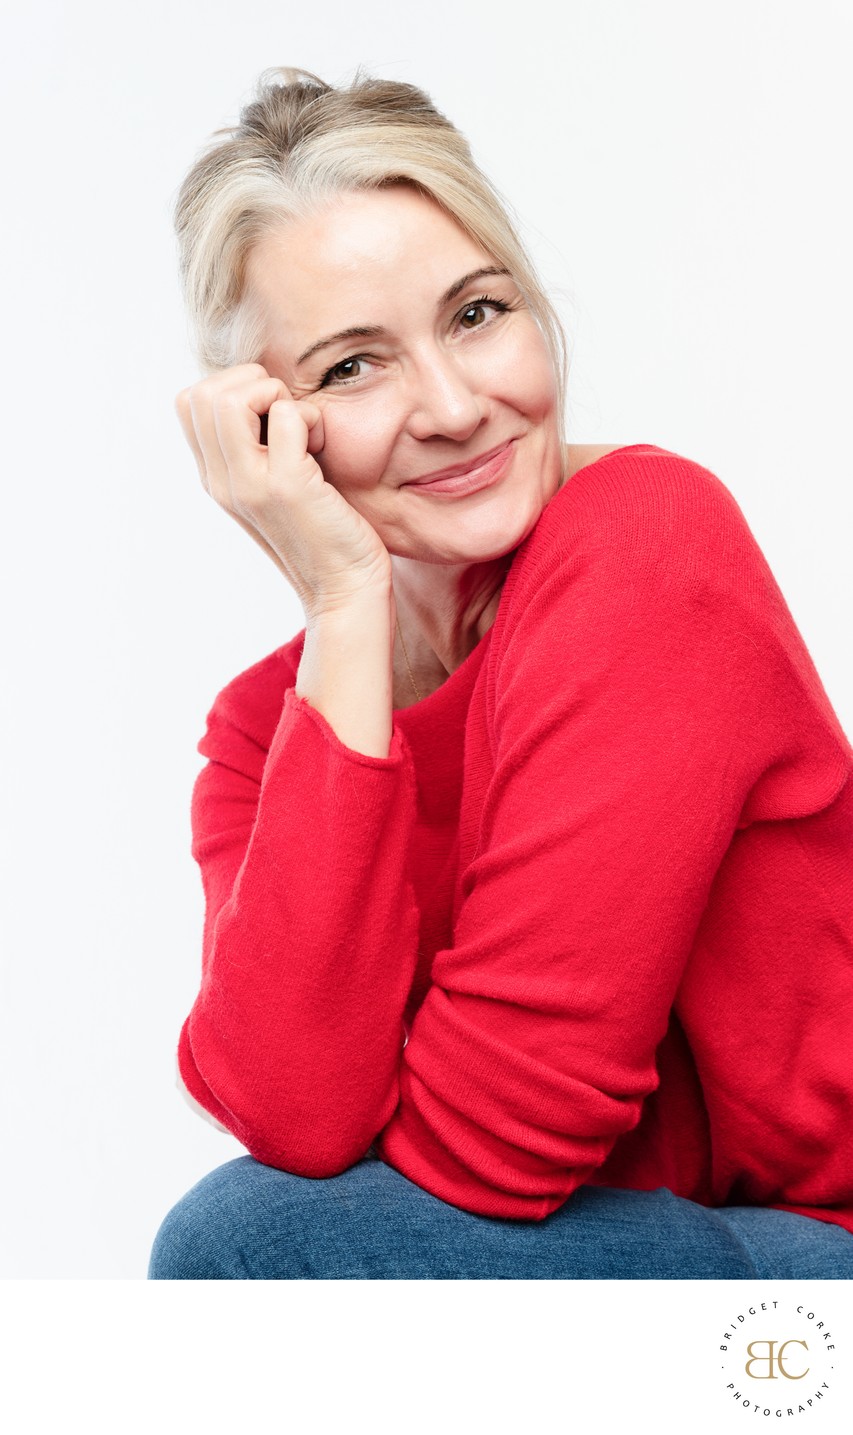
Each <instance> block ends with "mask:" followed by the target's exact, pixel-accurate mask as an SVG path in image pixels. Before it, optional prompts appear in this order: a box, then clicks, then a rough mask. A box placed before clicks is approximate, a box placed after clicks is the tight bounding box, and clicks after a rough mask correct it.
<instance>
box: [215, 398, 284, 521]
mask: <svg viewBox="0 0 853 1435" xmlns="http://www.w3.org/2000/svg"><path fill="white" fill-rule="evenodd" d="M283 398H284V399H285V401H286V402H288V403H291V404H292V403H293V400H292V399H291V398H290V397H289V396H288V391H287V388H286V386H285V385H284V384H283V383H282V381H281V379H275V378H269V377H268V378H267V379H266V380H265V381H264V382H260V381H258V382H256V383H254V384H246V385H244V386H243V387H240V388H232V389H229V390H227V391H224V392H220V393H219V394H217V395H216V396H215V397H214V400H213V404H212V414H213V423H214V428H215V433H216V442H217V446H218V448H219V452H220V453H221V455H222V460H223V462H224V465H225V474H226V480H227V484H228V498H229V502H230V505H231V506H232V508H239V509H240V510H241V511H243V512H246V511H247V508H251V506H252V503H253V501H255V500H256V499H257V498H258V497H262V496H263V495H264V494H266V493H267V491H268V488H269V447H268V444H266V445H265V444H263V443H261V416H262V415H265V414H267V413H268V411H269V409H270V406H271V405H272V404H273V403H275V402H276V401H278V400H281V399H283ZM267 438H269V434H267ZM303 453H304V448H303Z"/></svg>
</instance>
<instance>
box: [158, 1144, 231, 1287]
mask: <svg viewBox="0 0 853 1435" xmlns="http://www.w3.org/2000/svg"><path fill="white" fill-rule="evenodd" d="M239 1159H240V1158H238V1160H239ZM232 1164H233V1163H231V1162H229V1163H227V1165H229V1166H230V1165H232ZM220 1170H224V1168H220ZM217 1176H218V1173H217V1172H216V1171H214V1172H211V1173H210V1175H209V1176H206V1177H204V1178H203V1179H202V1180H201V1181H199V1182H198V1183H197V1184H196V1185H195V1186H193V1188H192V1189H191V1190H190V1191H188V1192H187V1194H186V1195H185V1196H182V1197H181V1199H180V1201H178V1202H176V1204H175V1205H174V1206H172V1208H171V1210H170V1211H169V1212H168V1213H167V1215H166V1216H165V1218H164V1219H163V1221H162V1222H161V1224H160V1226H159V1228H158V1230H157V1234H156V1236H155V1237H154V1244H153V1246H152V1248H151V1255H150V1258H149V1262H148V1280H150V1281H210V1280H247V1279H249V1276H248V1273H247V1271H246V1267H245V1264H244V1262H243V1259H242V1256H241V1252H240V1246H239V1242H238V1240H237V1239H236V1238H235V1233H234V1228H233V1225H232V1222H231V1220H230V1218H229V1212H228V1208H227V1203H224V1202H223V1201H222V1200H221V1189H220V1188H221V1184H222V1182H221V1179H212V1178H216V1177H217Z"/></svg>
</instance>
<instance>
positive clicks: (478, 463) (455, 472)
mask: <svg viewBox="0 0 853 1435" xmlns="http://www.w3.org/2000/svg"><path fill="white" fill-rule="evenodd" d="M513 442H514V440H513V439H505V440H504V442H503V443H500V444H498V445H497V446H496V447H495V448H490V449H487V450H486V452H485V453H479V454H477V455H476V456H475V457H474V458H471V459H469V460H468V462H467V463H452V464H450V465H449V466H448V467H447V468H438V469H436V470H435V471H434V472H433V473H425V474H424V475H423V477H422V478H410V479H407V480H406V483H404V484H402V485H401V487H403V488H406V487H409V486H412V487H420V486H421V485H422V484H430V483H438V482H439V481H440V480H442V479H446V478H460V477H461V476H462V475H463V474H466V473H471V472H472V470H474V469H477V468H482V467H483V465H484V464H486V463H488V462H489V460H490V459H493V458H497V456H498V454H501V453H503V452H504V450H505V449H507V448H509V445H510V444H511V443H513Z"/></svg>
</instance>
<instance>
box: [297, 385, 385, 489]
mask: <svg viewBox="0 0 853 1435" xmlns="http://www.w3.org/2000/svg"><path fill="white" fill-rule="evenodd" d="M322 407H323V432H324V435H325V440H324V444H323V448H322V450H321V451H320V453H318V454H316V455H315V457H316V459H317V463H318V464H319V466H320V470H321V472H322V474H323V477H324V478H325V479H326V480H327V481H328V482H329V483H332V484H334V486H335V487H336V488H341V487H346V488H358V487H364V488H368V487H370V486H371V485H372V484H374V483H375V482H376V480H377V479H378V478H379V477H380V476H381V475H382V473H383V472H384V471H385V468H386V465H387V461H388V456H389V454H390V452H391V448H392V444H393V438H394V434H395V432H396V429H395V428H394V426H393V424H392V421H391V415H390V414H389V413H388V412H387V405H386V406H384V407H383V405H382V403H381V402H370V401H369V400H368V397H367V396H366V395H365V398H364V399H355V398H353V399H352V400H351V401H349V402H346V401H343V402H340V403H336V402H335V401H334V400H332V401H330V402H327V403H325V404H323V406H322Z"/></svg>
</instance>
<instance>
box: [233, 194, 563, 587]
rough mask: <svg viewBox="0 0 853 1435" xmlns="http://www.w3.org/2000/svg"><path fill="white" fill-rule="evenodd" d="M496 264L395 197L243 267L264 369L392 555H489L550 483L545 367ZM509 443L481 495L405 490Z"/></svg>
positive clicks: (425, 209)
mask: <svg viewBox="0 0 853 1435" xmlns="http://www.w3.org/2000/svg"><path fill="white" fill-rule="evenodd" d="M498 267H499V266H498V265H497V264H496V262H495V260H494V259H493V257H492V256H491V255H490V254H488V253H486V252H485V251H484V250H483V249H481V248H480V246H479V245H478V244H477V243H475V242H474V241H473V240H472V239H471V238H469V237H468V235H466V234H465V233H464V231H463V230H461V229H460V228H459V227H458V226H457V224H456V223H455V222H454V221H453V220H452V219H451V218H449V217H448V215H446V214H445V213H444V211H443V210H442V209H440V208H439V207H438V206H437V205H436V204H434V203H433V202H432V201H431V200H429V199H426V198H425V197H424V196H422V195H421V194H419V193H417V192H416V191H415V190H413V189H411V188H409V187H406V186H402V185H399V186H394V187H393V188H388V189H384V190H379V191H371V192H367V193H365V192H356V193H347V194H345V195H342V196H339V197H337V198H336V199H335V200H334V201H333V202H332V203H331V204H330V205H329V206H328V207H327V208H324V209H323V211H322V212H318V213H317V214H315V215H314V216H312V217H311V218H310V219H305V220H299V221H294V222H291V223H289V224H288V225H286V226H282V227H281V228H280V229H278V230H277V231H275V232H274V233H273V234H270V235H268V236H266V237H265V238H264V240H263V241H261V242H259V243H258V245H257V246H256V247H255V249H254V251H253V252H252V255H251V257H250V262H249V267H248V274H247V283H248V286H249V289H250V292H251V294H252V297H253V298H254V299H255V300H256V301H259V302H260V304H261V306H262V310H263V313H264V315H265V318H266V321H267V325H268V327H267V331H266V332H267V338H268V343H267V347H266V349H265V351H264V353H263V354H262V355H261V356H260V362H261V363H262V364H263V365H264V367H265V368H266V369H267V370H268V371H269V373H271V374H272V375H274V376H275V377H277V378H280V379H282V380H283V381H284V383H285V384H286V385H287V388H288V390H289V392H290V393H291V395H292V396H293V398H294V399H310V400H311V401H312V403H314V404H316V405H317V406H318V407H319V408H320V409H321V410H322V415H323V429H324V435H325V438H324V445H323V448H322V449H321V450H320V451H319V452H318V453H317V454H315V455H314V457H315V459H316V461H317V463H318V465H319V467H320V469H321V471H322V473H323V476H324V477H325V478H326V480H327V481H328V482H329V483H331V484H333V485H334V487H335V488H336V489H338V490H339V492H340V493H341V494H342V495H343V497H344V498H346V500H347V501H348V502H349V503H351V504H352V506H353V507H354V508H355V509H356V510H357V511H358V512H359V513H361V514H362V515H363V517H364V518H366V519H367V521H368V522H369V523H370V524H371V526H372V527H373V528H374V529H375V530H376V532H377V533H378V534H379V536H380V537H381V538H382V540H383V542H384V543H385V546H386V547H387V549H388V551H389V552H390V553H396V554H400V555H405V556H407V557H410V558H414V559H420V560H423V561H426V562H433V563H435V562H439V563H466V562H470V563H476V562H479V561H485V560H487V559H490V558H496V557H498V556H500V555H502V554H505V553H508V552H509V551H510V550H512V549H514V548H515V547H516V546H517V545H518V544H519V543H520V542H521V541H522V539H523V538H524V537H526V535H527V534H528V533H529V532H530V530H531V529H532V528H533V526H534V525H535V523H536V521H537V519H538V518H539V516H540V514H541V512H542V509H543V507H544V506H545V504H546V503H547V502H548V500H549V499H550V498H551V497H552V496H553V495H554V493H555V492H556V491H557V489H558V488H559V486H560V482H561V477H562V468H561V454H560V438H559V414H558V402H559V399H558V393H557V385H556V380H555V375H554V371H553V366H552V364H551V359H550V354H549V352H548V349H547V346H546V343H545V340H544V338H543V336H542V333H541V331H540V329H539V327H538V325H537V324H536V321H535V320H534V318H533V315H532V313H531V312H530V310H529V309H528V308H527V307H526V305H525V303H524V300H523V299H522V296H521V293H520V291H519V289H518V288H517V286H516V284H515V283H514V281H513V279H512V276H511V275H509V274H506V273H487V274H484V273H478V271H482V270H483V269H491V270H494V269H496V268H498ZM354 329H357V330H359V331H360V332H358V333H353V330H354ZM342 330H349V331H350V332H349V334H344V335H342V334H341V331H342ZM365 330H370V332H369V333H366V332H363V331H365ZM507 443H508V444H509V449H508V459H507V461H506V462H505V464H504V466H503V468H502V470H501V472H500V475H499V477H498V478H497V479H496V481H495V482H493V483H492V484H491V485H490V486H488V487H483V488H480V489H478V490H475V491H473V492H470V493H467V494H464V495H461V494H452V495H451V494H449V493H437V492H431V491H430V490H429V489H423V488H418V487H417V486H415V485H413V484H412V483H411V480H413V479H419V478H422V477H425V476H426V475H428V474H432V473H434V472H435V471H436V470H438V469H443V468H446V467H448V466H450V465H457V464H465V465H467V464H469V463H471V462H473V461H474V460H475V459H478V458H479V457H480V456H481V455H483V454H486V453H489V452H490V451H491V450H493V449H497V448H498V447H499V446H501V445H505V444H507Z"/></svg>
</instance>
